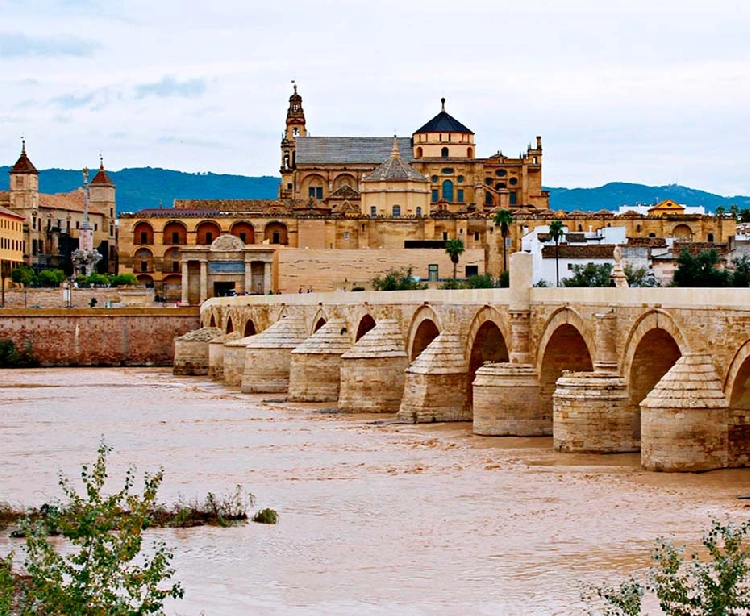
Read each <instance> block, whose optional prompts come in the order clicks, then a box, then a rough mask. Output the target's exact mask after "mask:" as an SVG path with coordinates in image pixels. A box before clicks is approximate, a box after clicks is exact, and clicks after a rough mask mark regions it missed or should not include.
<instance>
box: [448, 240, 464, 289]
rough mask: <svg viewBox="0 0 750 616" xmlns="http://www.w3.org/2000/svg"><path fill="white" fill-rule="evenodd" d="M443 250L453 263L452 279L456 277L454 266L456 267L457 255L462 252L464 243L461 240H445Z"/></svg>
mask: <svg viewBox="0 0 750 616" xmlns="http://www.w3.org/2000/svg"><path fill="white" fill-rule="evenodd" d="M445 252H446V253H447V254H448V256H449V257H450V258H451V262H452V263H453V280H455V279H456V268H457V267H458V257H460V256H461V255H462V254H463V252H464V243H463V242H462V241H461V240H458V239H453V240H448V241H447V242H445Z"/></svg>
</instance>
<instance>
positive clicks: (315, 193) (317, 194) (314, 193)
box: [307, 186, 323, 199]
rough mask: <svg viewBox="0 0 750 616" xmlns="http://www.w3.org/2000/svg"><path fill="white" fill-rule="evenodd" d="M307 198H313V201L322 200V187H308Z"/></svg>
mask: <svg viewBox="0 0 750 616" xmlns="http://www.w3.org/2000/svg"><path fill="white" fill-rule="evenodd" d="M307 192H308V196H310V197H313V198H315V199H322V198H323V187H322V186H310V188H309V189H308V191H307Z"/></svg>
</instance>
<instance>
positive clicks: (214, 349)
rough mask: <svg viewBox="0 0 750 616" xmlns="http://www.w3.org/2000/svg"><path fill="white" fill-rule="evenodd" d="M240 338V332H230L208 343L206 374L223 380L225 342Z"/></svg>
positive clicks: (217, 379) (216, 379)
mask: <svg viewBox="0 0 750 616" xmlns="http://www.w3.org/2000/svg"><path fill="white" fill-rule="evenodd" d="M240 338H242V334H241V333H240V332H230V333H228V334H224V335H223V336H219V337H218V338H214V339H213V340H212V341H211V342H209V343H208V376H209V377H210V378H212V379H214V380H215V381H223V380H224V349H225V346H224V345H225V344H226V343H227V342H232V341H233V340H239V339H240Z"/></svg>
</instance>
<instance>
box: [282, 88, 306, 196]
mask: <svg viewBox="0 0 750 616" xmlns="http://www.w3.org/2000/svg"><path fill="white" fill-rule="evenodd" d="M292 85H293V86H294V92H293V93H292V95H291V96H290V97H289V108H288V109H287V112H286V130H285V131H284V135H283V136H282V138H281V169H280V171H281V184H279V198H280V199H289V198H291V197H292V195H293V193H294V190H293V189H294V186H293V182H294V169H295V166H296V160H295V158H296V140H297V137H306V136H307V127H306V125H305V110H304V109H303V108H302V97H301V96H300V95H299V93H298V92H297V84H296V83H295V82H294V81H292Z"/></svg>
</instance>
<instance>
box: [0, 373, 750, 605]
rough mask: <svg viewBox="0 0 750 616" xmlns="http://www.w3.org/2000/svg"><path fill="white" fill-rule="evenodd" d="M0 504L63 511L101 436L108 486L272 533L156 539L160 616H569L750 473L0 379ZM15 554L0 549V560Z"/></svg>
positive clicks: (197, 390)
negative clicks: (694, 469) (172, 584)
mask: <svg viewBox="0 0 750 616" xmlns="http://www.w3.org/2000/svg"><path fill="white" fill-rule="evenodd" d="M2 381H3V384H2V385H0V390H2V392H1V393H2V396H0V412H1V413H2V414H1V415H0V417H2V419H0V439H2V447H1V448H0V500H9V501H11V502H14V503H23V504H26V505H39V504H41V503H42V502H44V501H46V500H50V499H52V498H55V497H56V496H59V490H58V488H57V475H58V471H62V472H64V473H65V474H66V475H68V476H72V477H77V475H78V470H79V467H80V464H81V463H83V462H87V461H91V460H92V459H93V458H94V456H95V453H96V447H97V444H98V442H99V439H100V438H101V436H102V435H103V436H104V437H105V439H106V441H107V442H108V443H109V444H110V445H112V446H113V447H114V448H115V452H114V453H113V455H112V457H111V465H110V466H111V469H110V470H111V472H110V475H111V476H113V477H114V476H117V477H119V476H121V473H122V471H123V470H124V469H125V468H126V467H127V466H128V465H129V464H131V463H133V464H136V465H137V466H138V468H139V469H140V470H141V471H143V470H154V469H156V468H158V467H159V466H163V467H164V469H165V480H164V484H163V486H162V490H161V497H162V499H163V500H164V501H165V502H173V501H174V500H176V499H177V498H179V497H180V496H184V497H186V498H192V497H200V496H203V495H205V494H206V492H208V491H213V492H220V493H221V492H230V491H232V490H233V488H234V486H235V485H237V484H242V485H243V486H244V487H245V488H246V489H248V490H249V491H251V492H252V493H253V494H255V496H256V497H257V501H258V502H257V505H258V506H259V507H266V506H268V507H272V508H274V509H277V510H278V511H279V513H280V516H281V518H280V523H279V524H278V525H276V526H260V525H255V524H250V525H247V526H243V527H239V528H232V529H220V528H200V529H191V530H166V529H165V530H158V531H154V533H153V534H154V535H158V536H159V537H160V538H163V539H164V540H166V541H167V542H168V543H169V544H170V545H172V546H174V547H175V551H176V555H175V567H176V569H177V571H178V578H179V579H180V580H181V581H182V582H183V584H184V586H185V588H186V600H185V601H181V602H176V603H174V604H171V605H170V609H169V610H168V613H170V614H178V613H179V614H184V615H197V614H200V613H201V611H202V610H204V611H205V612H206V614H221V615H228V616H234V615H245V614H270V615H275V614H290V615H313V614H315V615H317V614H332V615H338V614H341V615H344V614H346V615H349V614H355V613H356V614H365V615H381V614H383V615H385V614H388V615H389V616H391V615H393V614H415V615H421V614H446V615H448V614H461V615H464V614H488V615H489V614H492V615H496V614H509V615H513V614H519V615H520V614H573V613H579V612H580V607H581V606H580V605H579V604H578V597H579V584H580V583H581V582H602V581H611V582H615V581H617V580H618V579H619V578H620V577H623V576H625V575H626V574H627V573H629V572H631V571H634V570H638V569H641V568H643V567H645V566H646V565H647V564H648V555H649V549H650V547H651V545H652V543H653V540H654V538H655V537H657V536H658V535H660V534H673V535H674V536H675V537H676V539H677V540H678V541H680V542H691V543H693V542H695V541H696V540H697V539H698V538H699V536H700V534H701V530H702V529H703V528H704V527H705V526H706V525H707V523H708V520H709V518H710V516H719V517H724V516H725V515H730V516H733V517H737V516H740V515H743V514H744V513H746V512H747V511H748V509H746V508H745V506H746V505H748V504H750V503H748V501H741V500H737V496H739V495H741V494H748V493H750V487H749V486H750V470H744V469H742V470H728V471H718V472H713V473H703V474H697V475H665V474H656V473H644V472H642V471H641V470H640V469H639V466H638V456H637V454H624V455H611V456H595V455H569V454H557V453H555V452H554V451H552V441H551V439H549V438H537V439H531V438H489V437H478V436H474V435H472V434H471V426H470V425H468V424H437V425H423V426H414V425H403V424H397V423H394V422H391V421H382V420H383V417H382V416H364V415H362V416H352V415H342V414H337V413H330V412H325V411H326V409H328V408H329V407H330V404H329V405H302V404H295V405H285V404H282V403H269V402H263V399H264V397H263V396H251V395H244V394H240V393H238V392H236V391H230V390H227V389H226V388H224V387H223V386H221V385H218V384H216V383H212V382H211V381H209V380H206V379H202V378H195V377H191V378H179V379H177V378H174V377H173V376H172V375H171V374H170V373H169V372H168V371H166V370H163V369H135V368H123V369H50V370H19V371H4V372H3V373H2ZM10 545H11V542H10V541H9V540H8V539H7V538H6V537H2V538H0V553H5V552H6V551H7V550H8V549H9V546H10Z"/></svg>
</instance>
